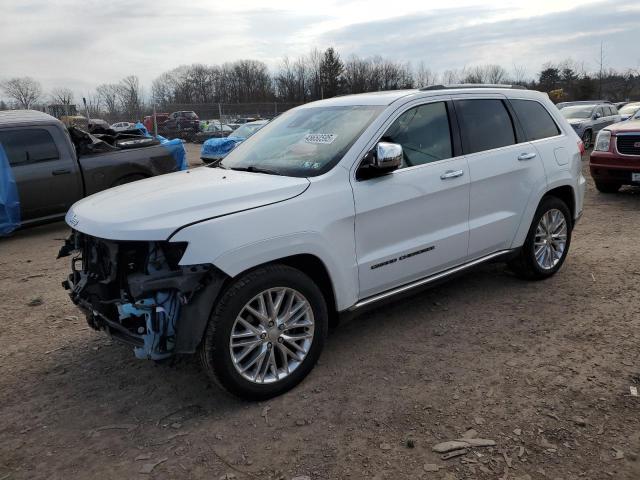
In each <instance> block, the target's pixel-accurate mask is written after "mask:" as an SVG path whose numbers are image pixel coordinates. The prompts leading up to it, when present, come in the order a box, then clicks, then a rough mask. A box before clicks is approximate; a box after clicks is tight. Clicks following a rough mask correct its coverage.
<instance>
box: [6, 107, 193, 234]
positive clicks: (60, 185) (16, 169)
mask: <svg viewBox="0 0 640 480" xmlns="http://www.w3.org/2000/svg"><path fill="white" fill-rule="evenodd" d="M0 144H1V145H2V147H3V149H4V151H5V153H6V157H7V158H8V164H9V166H10V172H8V173H10V174H12V175H13V179H14V180H15V183H16V185H17V190H18V198H19V205H20V226H28V225H30V224H35V223H40V222H45V221H50V220H55V219H58V218H62V217H63V216H64V214H65V213H66V212H67V210H68V209H69V207H71V205H72V204H73V203H75V202H76V201H77V200H79V199H81V198H83V197H85V196H88V195H91V194H93V193H96V192H99V191H101V190H105V189H107V188H111V187H114V186H117V185H122V184H124V183H128V182H132V181H135V180H140V179H143V178H147V177H152V176H155V175H160V174H164V173H169V172H174V171H177V170H181V169H184V168H186V160H185V158H186V157H185V155H184V147H183V146H182V144H181V143H180V144H176V143H174V142H165V143H161V142H160V141H159V140H157V139H155V138H149V137H142V136H140V135H139V134H138V135H126V134H120V133H118V134H116V133H115V132H111V134H109V133H107V134H103V135H90V134H88V133H87V132H84V131H82V130H77V129H74V128H71V129H67V128H66V127H65V125H64V124H63V123H62V122H60V121H59V120H57V119H56V118H54V117H52V116H50V115H47V114H45V113H42V112H37V111H33V110H16V111H4V112H0ZM4 173H5V174H7V172H4ZM0 207H1V205H0Z"/></svg>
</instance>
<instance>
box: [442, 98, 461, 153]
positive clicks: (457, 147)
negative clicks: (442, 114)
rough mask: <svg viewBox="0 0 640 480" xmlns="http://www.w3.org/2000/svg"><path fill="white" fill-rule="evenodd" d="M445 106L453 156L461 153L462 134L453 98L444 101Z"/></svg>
mask: <svg viewBox="0 0 640 480" xmlns="http://www.w3.org/2000/svg"><path fill="white" fill-rule="evenodd" d="M445 104H446V107H447V114H448V115H447V116H448V117H449V132H450V134H451V146H452V153H453V157H459V156H461V155H462V136H461V134H460V124H459V123H458V116H457V114H456V107H455V105H454V103H453V100H446V101H445Z"/></svg>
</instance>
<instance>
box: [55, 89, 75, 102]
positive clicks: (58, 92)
mask: <svg viewBox="0 0 640 480" xmlns="http://www.w3.org/2000/svg"><path fill="white" fill-rule="evenodd" d="M51 101H52V102H53V103H57V104H58V105H71V104H72V103H73V92H72V91H71V89H69V88H66V87H58V88H54V89H53V90H51Z"/></svg>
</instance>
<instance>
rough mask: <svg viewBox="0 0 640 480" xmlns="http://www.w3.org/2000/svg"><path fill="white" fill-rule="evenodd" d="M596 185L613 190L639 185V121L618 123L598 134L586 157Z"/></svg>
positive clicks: (603, 189)
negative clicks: (588, 158) (589, 154)
mask: <svg viewBox="0 0 640 480" xmlns="http://www.w3.org/2000/svg"><path fill="white" fill-rule="evenodd" d="M589 169H590V170H591V176H592V177H593V180H594V181H595V183H596V188H597V189H598V190H599V191H601V192H603V193H615V192H617V191H618V190H619V189H620V187H621V186H622V185H639V186H640V120H631V121H626V122H620V123H616V124H613V125H610V126H608V127H606V128H605V129H603V130H601V131H600V133H598V137H597V138H596V144H595V147H594V149H593V152H591V159H590V160H589Z"/></svg>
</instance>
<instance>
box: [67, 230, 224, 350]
mask: <svg viewBox="0 0 640 480" xmlns="http://www.w3.org/2000/svg"><path fill="white" fill-rule="evenodd" d="M186 246H187V245H186V243H170V242H141V241H112V240H104V239H100V238H95V237H92V236H89V235H86V234H83V233H80V232H76V231H74V232H73V233H72V235H71V236H70V237H69V238H68V239H67V240H66V242H65V245H64V246H63V247H62V248H61V249H60V253H59V255H58V258H60V257H65V256H69V255H72V260H71V274H70V275H69V278H68V279H67V280H66V281H64V282H63V286H64V287H65V288H66V289H67V290H69V296H70V297H71V300H72V301H73V303H75V304H76V305H78V307H80V308H81V309H82V310H83V312H84V313H85V315H86V317H87V322H88V323H89V326H91V327H92V328H94V329H96V330H105V331H107V332H108V333H109V334H111V336H112V337H114V338H115V339H117V340H120V341H123V342H125V343H128V344H130V345H132V346H133V347H134V352H135V355H136V357H138V358H148V359H153V360H162V359H165V358H168V357H171V356H172V355H174V354H176V353H193V352H194V351H195V350H196V348H197V346H198V344H199V343H200V340H201V339H202V335H203V333H204V330H205V328H206V324H207V321H208V318H209V315H210V313H211V308H212V306H213V303H214V300H215V298H216V296H217V294H218V292H219V290H220V288H221V287H222V284H223V282H224V280H225V275H224V274H223V273H222V272H220V271H218V270H217V269H216V268H214V267H213V266H212V265H210V264H202V265H187V266H185V265H179V261H180V258H181V257H182V255H183V253H184V251H185V249H186Z"/></svg>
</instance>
